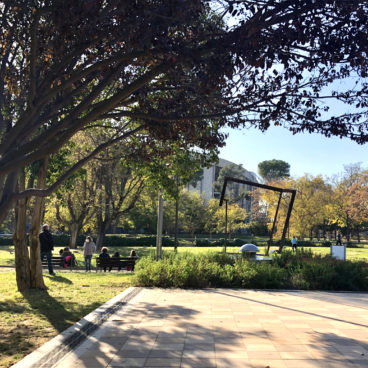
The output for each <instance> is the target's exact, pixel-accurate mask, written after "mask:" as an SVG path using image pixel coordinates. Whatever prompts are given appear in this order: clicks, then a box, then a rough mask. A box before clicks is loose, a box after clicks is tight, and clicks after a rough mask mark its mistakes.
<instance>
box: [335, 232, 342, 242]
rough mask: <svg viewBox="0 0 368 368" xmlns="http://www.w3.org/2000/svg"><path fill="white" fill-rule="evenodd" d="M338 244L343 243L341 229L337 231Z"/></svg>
mask: <svg viewBox="0 0 368 368" xmlns="http://www.w3.org/2000/svg"><path fill="white" fill-rule="evenodd" d="M336 245H342V243H341V233H340V231H338V232H337V240H336Z"/></svg>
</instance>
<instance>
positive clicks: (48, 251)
mask: <svg viewBox="0 0 368 368" xmlns="http://www.w3.org/2000/svg"><path fill="white" fill-rule="evenodd" d="M42 230H43V231H42V232H41V233H40V235H39V239H40V245H41V261H43V260H44V258H45V257H46V258H47V265H48V268H49V274H50V275H52V276H54V275H55V272H54V270H53V268H52V251H53V250H54V240H53V239H52V235H51V233H50V231H49V225H46V224H45V225H43V226H42Z"/></svg>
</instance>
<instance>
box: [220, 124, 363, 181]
mask: <svg viewBox="0 0 368 368" xmlns="http://www.w3.org/2000/svg"><path fill="white" fill-rule="evenodd" d="M226 132H227V133H229V137H228V139H227V141H226V147H224V148H222V149H221V150H220V157H221V158H224V159H226V160H229V161H232V162H234V163H236V164H242V165H243V167H244V168H246V169H247V170H250V171H254V172H256V173H257V167H258V163H260V162H261V161H264V160H272V159H278V160H284V161H286V162H288V163H289V164H290V174H291V176H293V177H300V176H303V175H304V174H305V173H308V174H312V175H313V176H317V175H322V176H324V177H326V176H328V177H331V176H332V175H334V174H338V173H341V172H342V171H343V170H344V165H348V164H351V163H357V162H361V163H362V166H363V167H364V168H368V144H365V145H363V146H361V145H358V144H356V143H355V142H353V141H350V140H349V139H339V138H326V137H324V136H322V135H319V134H308V133H305V134H302V133H300V134H296V135H293V134H292V133H291V132H289V131H288V130H287V129H286V128H282V127H271V128H270V129H269V130H268V131H267V132H265V133H262V132H261V131H259V130H256V129H243V130H231V129H227V130H226Z"/></svg>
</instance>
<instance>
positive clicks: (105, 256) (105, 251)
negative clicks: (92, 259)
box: [98, 247, 112, 272]
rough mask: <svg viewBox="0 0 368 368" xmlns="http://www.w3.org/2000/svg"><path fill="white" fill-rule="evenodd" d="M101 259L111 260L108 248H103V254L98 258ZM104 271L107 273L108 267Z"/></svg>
mask: <svg viewBox="0 0 368 368" xmlns="http://www.w3.org/2000/svg"><path fill="white" fill-rule="evenodd" d="M98 257H99V258H100V259H109V258H110V254H109V253H107V248H106V247H103V248H102V249H101V253H100V255H99V256H98ZM103 269H104V272H106V267H104V268H103ZM111 269H112V267H110V268H109V272H110V271H111Z"/></svg>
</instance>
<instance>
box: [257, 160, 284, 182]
mask: <svg viewBox="0 0 368 368" xmlns="http://www.w3.org/2000/svg"><path fill="white" fill-rule="evenodd" d="M258 174H259V175H260V176H261V177H262V178H263V180H265V181H268V182H270V181H279V180H282V179H286V178H288V177H289V176H290V165H289V164H288V163H287V162H285V161H282V160H275V159H273V160H266V161H262V162H260V163H259V164H258Z"/></svg>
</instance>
